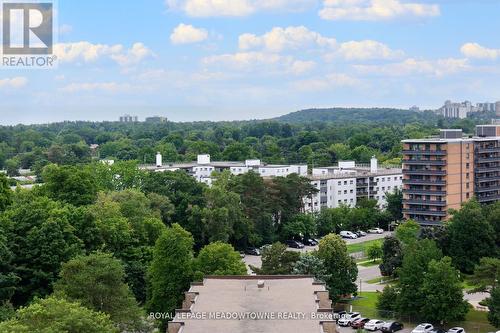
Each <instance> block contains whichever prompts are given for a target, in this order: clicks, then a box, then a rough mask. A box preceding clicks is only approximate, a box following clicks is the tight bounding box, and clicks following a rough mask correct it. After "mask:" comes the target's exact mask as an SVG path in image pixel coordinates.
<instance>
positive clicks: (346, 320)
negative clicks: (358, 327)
mask: <svg viewBox="0 0 500 333" xmlns="http://www.w3.org/2000/svg"><path fill="white" fill-rule="evenodd" d="M358 318H361V314H360V313H359V312H348V313H346V314H345V315H342V317H341V318H340V319H339V321H338V322H337V323H338V324H339V326H350V325H351V324H352V322H353V321H354V320H355V319H358Z"/></svg>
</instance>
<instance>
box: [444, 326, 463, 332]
mask: <svg viewBox="0 0 500 333" xmlns="http://www.w3.org/2000/svg"><path fill="white" fill-rule="evenodd" d="M448 333H465V330H464V329H463V328H462V327H452V328H450V329H449V330H448Z"/></svg>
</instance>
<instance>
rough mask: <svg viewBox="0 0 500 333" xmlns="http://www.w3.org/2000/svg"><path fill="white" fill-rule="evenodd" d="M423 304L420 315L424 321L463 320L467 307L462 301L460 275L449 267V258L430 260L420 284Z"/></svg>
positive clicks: (465, 302)
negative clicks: (423, 299) (423, 298)
mask: <svg viewBox="0 0 500 333" xmlns="http://www.w3.org/2000/svg"><path fill="white" fill-rule="evenodd" d="M422 293H423V294H424V295H425V303H424V304H423V307H421V308H420V311H421V312H420V314H421V315H422V317H423V318H426V320H430V321H433V322H434V321H435V322H441V323H443V322H452V321H461V320H464V318H465V315H466V314H467V312H468V311H469V305H468V303H467V301H465V300H464V294H463V291H462V284H461V281H460V273H459V271H458V270H457V269H455V268H454V267H453V266H452V265H451V258H449V257H444V258H442V259H441V260H439V261H437V260H432V261H431V262H429V266H428V269H427V272H426V274H425V275H424V280H423V284H422Z"/></svg>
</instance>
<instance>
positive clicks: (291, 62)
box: [202, 51, 316, 75]
mask: <svg viewBox="0 0 500 333" xmlns="http://www.w3.org/2000/svg"><path fill="white" fill-rule="evenodd" d="M202 63H203V64H204V65H205V66H219V68H220V69H221V70H222V71H224V72H227V71H228V70H233V71H241V72H250V71H251V72H252V73H254V74H257V73H262V74H266V75H267V74H293V75H301V74H304V73H306V72H309V71H311V70H312V69H313V68H314V67H315V66H316V63H315V62H314V61H304V60H296V59H294V58H293V57H292V56H283V55H280V54H276V53H267V52H255V51H254V52H237V53H226V54H221V55H214V56H210V57H205V58H203V59H202Z"/></svg>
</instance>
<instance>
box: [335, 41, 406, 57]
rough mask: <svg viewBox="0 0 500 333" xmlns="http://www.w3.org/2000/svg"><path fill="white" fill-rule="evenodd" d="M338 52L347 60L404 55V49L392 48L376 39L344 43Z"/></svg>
mask: <svg viewBox="0 0 500 333" xmlns="http://www.w3.org/2000/svg"><path fill="white" fill-rule="evenodd" d="M336 53H337V54H338V55H339V56H341V57H342V58H344V59H346V60H368V59H395V58H400V57H402V56H404V52H403V51H401V50H392V49H391V48H389V47H388V46H387V45H385V44H383V43H380V42H377V41H374V40H362V41H350V42H345V43H342V44H340V47H339V49H338V51H337V52H336Z"/></svg>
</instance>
